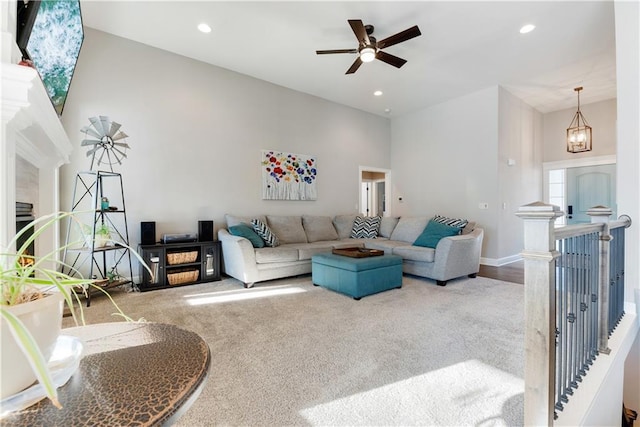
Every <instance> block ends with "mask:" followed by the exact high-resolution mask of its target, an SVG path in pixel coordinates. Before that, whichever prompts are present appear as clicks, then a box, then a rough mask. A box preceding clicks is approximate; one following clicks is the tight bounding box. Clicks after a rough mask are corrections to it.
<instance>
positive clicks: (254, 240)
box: [229, 224, 264, 248]
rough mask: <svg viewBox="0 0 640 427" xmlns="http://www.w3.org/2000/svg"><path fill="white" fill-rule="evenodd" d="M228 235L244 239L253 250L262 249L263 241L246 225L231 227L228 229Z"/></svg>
mask: <svg viewBox="0 0 640 427" xmlns="http://www.w3.org/2000/svg"><path fill="white" fill-rule="evenodd" d="M229 233H231V234H233V235H234V236H238V237H244V238H245V239H247V240H249V241H250V242H251V244H252V245H253V247H254V248H264V240H262V238H261V237H260V236H258V233H256V232H255V231H254V230H253V228H252V227H249V226H248V225H247V224H238V225H232V226H231V227H229Z"/></svg>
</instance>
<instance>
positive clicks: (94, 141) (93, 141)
mask: <svg viewBox="0 0 640 427" xmlns="http://www.w3.org/2000/svg"><path fill="white" fill-rule="evenodd" d="M101 142H102V141H98V140H97V139H83V140H82V142H81V143H80V146H81V147H84V146H86V145H96V144H100V143H101Z"/></svg>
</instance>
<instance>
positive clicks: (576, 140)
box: [567, 87, 591, 153]
mask: <svg viewBox="0 0 640 427" xmlns="http://www.w3.org/2000/svg"><path fill="white" fill-rule="evenodd" d="M573 90H575V91H576V92H578V111H576V114H575V116H573V120H571V123H570V124H569V128H568V129H567V151H568V152H569V153H581V152H583V151H591V126H589V125H588V124H587V121H586V120H585V118H584V116H583V115H582V112H581V111H580V91H581V90H582V87H577V88H575V89H573Z"/></svg>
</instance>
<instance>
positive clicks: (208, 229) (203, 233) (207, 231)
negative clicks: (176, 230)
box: [198, 221, 213, 242]
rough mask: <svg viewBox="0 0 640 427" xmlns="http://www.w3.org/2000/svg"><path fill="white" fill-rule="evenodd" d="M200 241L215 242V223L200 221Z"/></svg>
mask: <svg viewBox="0 0 640 427" xmlns="http://www.w3.org/2000/svg"><path fill="white" fill-rule="evenodd" d="M198 241H200V242H213V221H198Z"/></svg>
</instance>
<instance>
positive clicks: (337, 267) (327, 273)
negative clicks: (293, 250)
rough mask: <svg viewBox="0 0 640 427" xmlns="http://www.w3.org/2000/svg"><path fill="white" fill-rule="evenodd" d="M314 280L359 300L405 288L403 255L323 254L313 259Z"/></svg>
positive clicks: (314, 282) (318, 284)
mask: <svg viewBox="0 0 640 427" xmlns="http://www.w3.org/2000/svg"><path fill="white" fill-rule="evenodd" d="M311 280H312V281H313V284H314V285H315V286H322V287H323V288H327V289H331V290H334V291H336V292H340V293H343V294H346V295H349V296H352V297H353V298H354V299H356V300H359V299H360V298H362V297H364V296H367V295H371V294H375V293H378V292H382V291H386V290H389V289H394V288H400V287H402V258H401V257H399V256H397V255H382V256H373V257H368V258H351V257H347V256H342V255H335V254H331V253H321V254H317V255H314V256H313V257H312V258H311Z"/></svg>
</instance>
